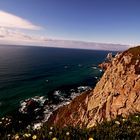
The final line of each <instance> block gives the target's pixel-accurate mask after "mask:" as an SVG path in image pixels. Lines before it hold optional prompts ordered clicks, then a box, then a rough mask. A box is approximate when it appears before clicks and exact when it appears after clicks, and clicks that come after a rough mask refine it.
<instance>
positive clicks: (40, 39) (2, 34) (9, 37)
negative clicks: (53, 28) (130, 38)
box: [0, 28, 129, 50]
mask: <svg viewBox="0 0 140 140" xmlns="http://www.w3.org/2000/svg"><path fill="white" fill-rule="evenodd" d="M0 44H17V45H18V44H20V45H35V46H44V47H45V46H49V47H63V48H82V49H98V50H124V49H126V48H128V47H129V46H128V45H120V44H106V43H95V42H83V41H72V40H56V39H48V38H47V37H46V36H35V35H29V34H25V33H23V32H21V31H17V30H12V29H7V28H0Z"/></svg>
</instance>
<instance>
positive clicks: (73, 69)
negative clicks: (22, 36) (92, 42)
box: [0, 45, 108, 116]
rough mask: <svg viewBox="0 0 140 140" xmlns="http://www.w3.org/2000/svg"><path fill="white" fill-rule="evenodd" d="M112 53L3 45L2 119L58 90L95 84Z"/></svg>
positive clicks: (0, 67)
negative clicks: (28, 101)
mask: <svg viewBox="0 0 140 140" xmlns="http://www.w3.org/2000/svg"><path fill="white" fill-rule="evenodd" d="M107 53H108V51H91V50H78V49H61V48H49V47H48V48H42V47H28V46H2V45H1V46H0V116H2V115H4V114H5V113H8V112H10V111H12V110H13V109H15V108H17V107H18V106H19V102H20V101H21V100H24V99H26V98H29V97H33V96H36V95H43V96H47V94H48V93H49V92H51V91H54V90H55V89H59V88H62V87H68V86H74V85H90V86H91V85H95V83H96V82H97V80H96V78H94V77H95V76H97V77H99V76H101V72H100V71H99V70H98V69H93V68H92V66H96V65H98V64H99V63H101V62H102V61H103V60H104V59H105V57H106V55H107Z"/></svg>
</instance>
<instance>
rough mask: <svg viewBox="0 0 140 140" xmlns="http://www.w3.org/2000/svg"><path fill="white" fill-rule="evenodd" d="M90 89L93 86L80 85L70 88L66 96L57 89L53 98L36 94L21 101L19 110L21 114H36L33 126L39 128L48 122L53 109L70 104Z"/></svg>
mask: <svg viewBox="0 0 140 140" xmlns="http://www.w3.org/2000/svg"><path fill="white" fill-rule="evenodd" d="M88 90H91V87H89V86H79V87H77V88H75V89H74V88H72V89H70V90H69V93H70V94H69V95H68V96H66V95H65V94H64V91H61V90H55V91H54V92H53V93H52V98H49V97H45V96H35V97H32V98H29V99H26V100H24V101H21V102H20V108H19V112H20V113H21V114H27V115H30V114H32V115H33V114H34V115H35V121H34V122H33V125H32V128H33V129H37V127H39V126H41V125H42V124H44V123H45V122H47V120H48V119H49V117H50V116H51V115H52V113H53V111H55V110H57V109H58V108H60V107H62V106H64V105H67V104H69V103H70V102H71V101H72V100H73V99H74V98H75V97H77V96H78V95H80V94H81V93H82V92H84V91H88Z"/></svg>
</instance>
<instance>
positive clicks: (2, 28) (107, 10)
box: [0, 0, 140, 45]
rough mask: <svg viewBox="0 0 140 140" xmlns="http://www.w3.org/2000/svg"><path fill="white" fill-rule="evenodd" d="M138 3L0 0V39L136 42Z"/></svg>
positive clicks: (139, 15)
mask: <svg viewBox="0 0 140 140" xmlns="http://www.w3.org/2000/svg"><path fill="white" fill-rule="evenodd" d="M139 7H140V0H0V42H2V43H3V42H7V41H8V42H10V41H13V42H15V43H19V42H21V43H22V44H24V42H26V43H27V44H32V43H33V42H34V43H37V42H38V43H40V42H42V44H43V43H44V41H46V40H49V41H51V40H57V41H58V40H78V41H84V42H99V43H113V44H127V45H138V44H140V39H139V38H140V32H139V29H140V8H139ZM31 41H32V42H31ZM26 43H25V44H26Z"/></svg>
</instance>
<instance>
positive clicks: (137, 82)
mask: <svg viewBox="0 0 140 140" xmlns="http://www.w3.org/2000/svg"><path fill="white" fill-rule="evenodd" d="M137 112H140V46H138V47H135V48H130V49H129V50H127V51H125V52H123V53H120V54H117V55H116V56H115V58H114V59H113V60H112V62H110V64H109V65H107V68H106V70H105V73H104V75H103V76H102V78H101V80H100V81H99V82H98V83H97V85H96V87H95V88H94V89H93V90H92V91H88V92H85V93H83V94H82V95H80V96H78V97H76V98H75V99H74V100H73V101H72V102H71V103H70V104H69V105H66V106H64V107H62V108H59V109H58V110H57V111H55V112H54V113H53V115H52V116H51V117H50V119H49V121H48V123H49V124H54V125H58V126H61V127H62V126H66V125H73V126H76V125H80V126H81V127H92V126H94V125H96V123H97V122H98V123H101V122H102V121H103V120H106V119H107V120H111V119H114V118H116V117H117V116H118V115H121V116H123V117H127V116H128V115H130V114H133V113H137Z"/></svg>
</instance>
